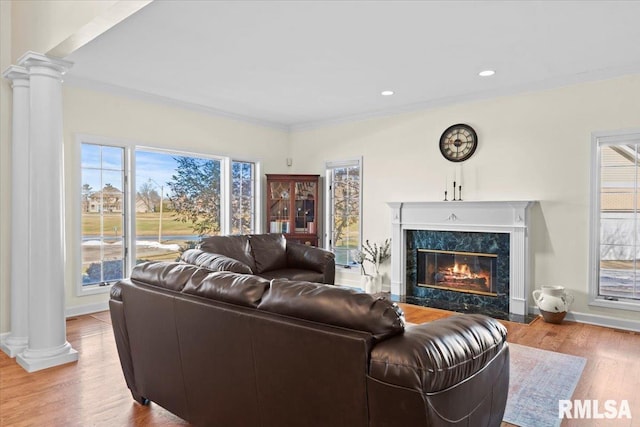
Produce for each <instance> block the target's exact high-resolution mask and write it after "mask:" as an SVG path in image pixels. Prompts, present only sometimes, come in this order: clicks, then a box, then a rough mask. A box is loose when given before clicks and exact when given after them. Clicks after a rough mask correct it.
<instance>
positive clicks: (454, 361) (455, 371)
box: [369, 314, 507, 393]
mask: <svg viewBox="0 0 640 427" xmlns="http://www.w3.org/2000/svg"><path fill="white" fill-rule="evenodd" d="M506 336H507V330H506V328H505V327H504V326H503V325H502V324H500V323H498V322H496V321H494V320H493V319H491V318H488V317H486V316H482V315H475V314H469V315H458V316H453V317H450V318H447V319H441V320H436V321H433V322H430V323H425V324H422V325H417V326H413V327H410V328H407V329H406V330H405V333H404V334H402V335H401V336H398V337H395V338H393V339H390V340H387V341H384V342H382V343H380V344H379V345H377V346H376V347H375V348H374V349H373V351H372V352H371V362H370V372H369V375H370V376H371V377H372V378H376V379H379V380H381V381H383V382H385V383H388V384H394V385H398V386H401V387H406V388H409V389H413V390H417V391H421V392H424V393H428V392H437V391H440V390H444V389H447V388H448V387H451V386H452V385H454V384H457V383H459V382H461V381H463V380H464V379H465V378H469V377H470V376H472V375H473V374H475V373H476V372H478V371H479V370H480V369H482V367H484V366H485V365H486V364H487V363H488V362H489V361H490V360H491V359H493V358H494V357H495V356H496V355H497V354H498V353H499V352H500V351H501V350H502V347H503V346H504V345H505V343H506Z"/></svg>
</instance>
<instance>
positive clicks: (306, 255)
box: [287, 241, 336, 285]
mask: <svg viewBox="0 0 640 427" xmlns="http://www.w3.org/2000/svg"><path fill="white" fill-rule="evenodd" d="M287 267H289V268H302V269H307V270H312V271H317V272H318V273H322V274H323V275H324V283H326V284H329V285H333V284H334V282H335V276H336V262H335V255H334V254H333V252H329V251H327V250H324V249H322V248H317V247H315V246H309V245H303V244H301V243H295V242H291V241H287Z"/></svg>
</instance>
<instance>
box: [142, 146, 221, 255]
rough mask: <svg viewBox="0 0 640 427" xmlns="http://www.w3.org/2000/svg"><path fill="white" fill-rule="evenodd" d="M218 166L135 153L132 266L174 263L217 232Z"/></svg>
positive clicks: (192, 158) (165, 154) (171, 155)
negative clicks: (133, 254)
mask: <svg viewBox="0 0 640 427" xmlns="http://www.w3.org/2000/svg"><path fill="white" fill-rule="evenodd" d="M221 165H222V161H221V160H220V159H216V158H206V157H199V156H194V155H183V154H182V153H180V154H179V153H173V152H164V151H154V150H148V149H137V150H136V151H135V171H136V181H135V183H136V194H135V209H134V210H135V218H136V228H135V241H136V263H139V262H144V261H175V260H176V259H177V258H179V257H180V250H181V249H184V248H187V247H192V246H194V245H195V244H196V243H197V242H198V241H199V240H200V237H201V236H204V235H217V234H221V218H222V215H221V211H220V206H221V199H220V198H221Z"/></svg>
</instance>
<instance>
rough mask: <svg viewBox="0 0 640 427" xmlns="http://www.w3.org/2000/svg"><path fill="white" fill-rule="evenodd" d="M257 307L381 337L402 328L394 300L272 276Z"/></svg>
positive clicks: (401, 319) (400, 315) (400, 317)
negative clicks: (273, 277)
mask: <svg viewBox="0 0 640 427" xmlns="http://www.w3.org/2000/svg"><path fill="white" fill-rule="evenodd" d="M258 309H260V310H264V311H268V312H271V313H279V314H284V315H286V316H291V317H296V318H299V319H305V320H311V321H314V322H319V323H325V324H329V325H334V326H340V327H343V328H348V329H355V330H359V331H366V332H369V333H371V334H372V335H373V337H374V338H376V339H384V338H387V337H391V336H394V335H397V334H400V333H402V332H403V331H404V313H403V312H402V310H401V309H400V307H398V305H397V304H395V303H393V302H391V301H388V300H386V299H383V298H376V297H374V296H372V295H370V294H367V293H364V292H361V291H359V290H356V289H352V288H345V287H339V286H332V285H322V284H318V283H311V282H294V281H289V280H286V279H273V280H272V281H271V288H270V289H269V291H268V292H267V293H265V295H264V296H263V298H262V302H261V303H260V305H259V306H258Z"/></svg>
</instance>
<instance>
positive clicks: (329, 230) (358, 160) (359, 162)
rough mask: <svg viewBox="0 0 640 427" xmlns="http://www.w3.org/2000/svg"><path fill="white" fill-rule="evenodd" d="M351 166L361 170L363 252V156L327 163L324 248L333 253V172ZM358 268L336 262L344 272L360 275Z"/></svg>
mask: <svg viewBox="0 0 640 427" xmlns="http://www.w3.org/2000/svg"><path fill="white" fill-rule="evenodd" d="M350 166H358V167H359V169H360V194H359V203H360V212H359V215H358V216H359V218H358V223H359V225H358V233H359V235H360V244H359V246H358V248H357V249H359V250H362V230H363V224H362V218H363V211H364V209H363V203H362V202H363V182H364V181H363V176H364V175H363V158H362V156H360V157H353V158H347V159H343V160H331V161H326V162H325V180H326V185H325V200H326V201H327V202H326V203H325V212H324V229H325V230H326V232H325V238H324V247H325V248H326V249H327V250H329V251H331V252H334V250H333V244H332V243H333V242H332V239H333V221H332V211H333V206H332V200H333V198H332V197H331V195H332V192H333V178H332V170H333V169H337V168H341V167H350ZM357 266H358V264H357V263H352V264H338V263H337V262H336V267H340V268H341V269H343V270H352V271H354V272H357V273H358V274H360V269H359V268H356V267H357Z"/></svg>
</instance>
